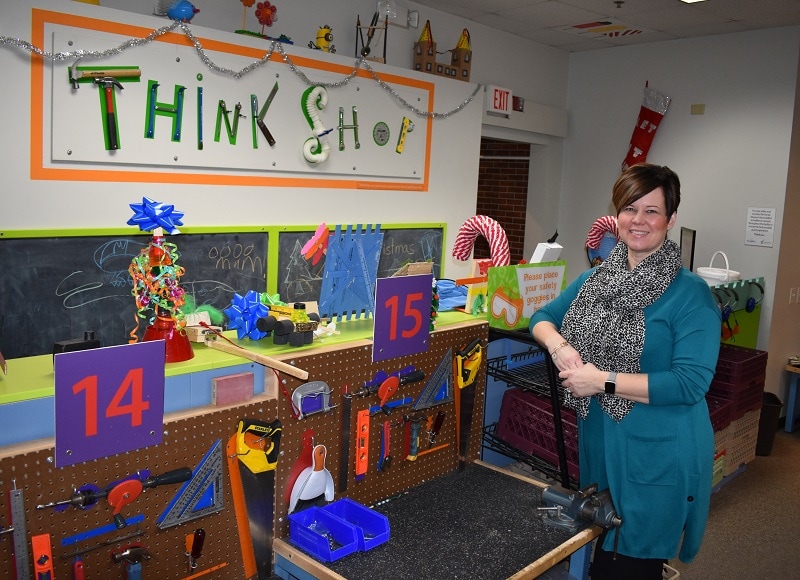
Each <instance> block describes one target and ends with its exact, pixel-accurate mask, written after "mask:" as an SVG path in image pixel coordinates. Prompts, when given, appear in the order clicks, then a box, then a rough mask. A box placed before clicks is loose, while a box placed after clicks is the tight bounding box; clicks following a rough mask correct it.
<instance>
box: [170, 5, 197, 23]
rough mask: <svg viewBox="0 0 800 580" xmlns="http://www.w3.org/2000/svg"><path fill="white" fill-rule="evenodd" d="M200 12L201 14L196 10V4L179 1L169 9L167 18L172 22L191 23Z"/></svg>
mask: <svg viewBox="0 0 800 580" xmlns="http://www.w3.org/2000/svg"><path fill="white" fill-rule="evenodd" d="M198 12H200V9H199V8H195V6H194V4H192V3H191V2H189V0H178V1H177V2H173V3H172V4H171V5H170V7H169V8H168V9H167V16H168V17H169V18H170V20H180V21H182V22H189V21H190V20H191V19H192V18H194V15H195V14H197V13H198Z"/></svg>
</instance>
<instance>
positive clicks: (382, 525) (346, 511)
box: [322, 497, 389, 551]
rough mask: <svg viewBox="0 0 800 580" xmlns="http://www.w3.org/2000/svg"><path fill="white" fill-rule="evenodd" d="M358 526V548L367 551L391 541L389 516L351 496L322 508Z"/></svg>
mask: <svg viewBox="0 0 800 580" xmlns="http://www.w3.org/2000/svg"><path fill="white" fill-rule="evenodd" d="M322 509H323V510H324V511H327V512H330V513H332V514H333V515H335V516H336V517H338V518H341V519H343V520H344V521H346V522H347V523H349V524H352V525H353V526H355V528H356V536H357V537H358V549H359V550H361V551H366V550H369V549H371V548H374V547H375V546H379V545H381V544H383V543H385V542H388V541H389V518H387V517H386V516H385V515H383V514H381V513H378V512H376V511H375V510H372V509H370V508H368V507H366V506H364V505H361V504H360V503H358V502H357V501H353V500H352V499H350V498H349V497H345V498H342V499H340V500H337V501H335V502H333V503H330V504H328V505H326V506H324V507H323V508H322Z"/></svg>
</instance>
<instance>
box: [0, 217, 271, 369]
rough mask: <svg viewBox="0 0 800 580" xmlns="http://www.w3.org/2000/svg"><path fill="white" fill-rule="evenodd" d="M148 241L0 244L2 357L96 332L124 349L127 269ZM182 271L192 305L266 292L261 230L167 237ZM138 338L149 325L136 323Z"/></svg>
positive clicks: (129, 299)
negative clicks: (174, 246) (172, 245)
mask: <svg viewBox="0 0 800 580" xmlns="http://www.w3.org/2000/svg"><path fill="white" fill-rule="evenodd" d="M149 241H150V238H149V236H148V235H141V236H124V235H121V236H108V235H106V236H80V237H53V238H15V239H3V240H0V271H2V274H1V275H2V289H3V290H2V293H0V352H2V353H3V356H5V358H7V359H10V358H21V357H25V356H32V355H38V354H46V353H51V352H53V343H54V342H56V341H60V340H68V339H72V338H83V335H84V331H87V330H91V331H94V332H95V337H96V338H98V339H99V340H100V341H101V343H102V344H103V346H111V345H117V344H125V343H126V342H128V339H129V333H131V332H132V331H134V330H135V329H136V322H137V318H136V308H135V303H134V299H133V296H132V295H131V279H130V275H129V274H128V267H129V266H130V263H131V260H132V259H133V257H134V256H136V255H138V254H139V252H140V251H141V250H142V248H144V247H146V246H147V244H148V243H149ZM167 241H168V242H171V243H174V244H176V245H177V248H178V252H179V253H180V257H179V258H178V264H179V265H181V266H183V267H184V268H185V270H186V271H185V273H184V275H183V277H182V278H181V280H180V284H181V287H182V288H183V289H184V290H185V291H186V293H187V294H188V295H191V296H193V297H194V298H195V301H196V303H197V305H198V306H199V305H203V304H210V305H213V306H215V307H216V308H219V309H220V310H222V309H224V308H226V307H227V306H229V305H230V302H231V298H232V297H233V295H234V293H239V294H242V295H243V294H246V293H247V292H248V291H249V290H256V291H258V292H263V291H265V290H266V276H267V250H268V248H267V242H268V236H267V234H266V233H263V232H255V233H208V234H200V233H192V234H180V235H176V236H168V237H167ZM140 320H141V323H140V328H139V336H141V334H142V332H143V331H144V327H145V326H146V325H147V321H146V320H143V319H140Z"/></svg>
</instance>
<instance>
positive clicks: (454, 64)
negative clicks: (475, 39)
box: [414, 20, 472, 81]
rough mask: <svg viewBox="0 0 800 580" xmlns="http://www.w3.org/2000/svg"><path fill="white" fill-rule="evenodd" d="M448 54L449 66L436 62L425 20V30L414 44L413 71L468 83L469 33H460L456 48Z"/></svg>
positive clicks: (434, 49)
mask: <svg viewBox="0 0 800 580" xmlns="http://www.w3.org/2000/svg"><path fill="white" fill-rule="evenodd" d="M449 52H450V64H449V65H447V64H441V63H438V62H436V54H437V53H436V43H435V42H434V41H433V35H432V34H431V21H430V20H427V21H426V22H425V28H423V29H422V33H421V34H420V35H419V40H418V41H417V42H416V43H414V70H418V71H421V72H427V73H431V74H435V75H438V76H443V77H450V78H453V79H460V80H462V81H469V71H470V66H471V65H472V47H471V46H470V41H469V31H468V30H467V29H466V28H465V29H464V31H463V32H462V33H461V38H459V39H458V44H457V45H456V47H455V48H454V49H452V50H450V51H449Z"/></svg>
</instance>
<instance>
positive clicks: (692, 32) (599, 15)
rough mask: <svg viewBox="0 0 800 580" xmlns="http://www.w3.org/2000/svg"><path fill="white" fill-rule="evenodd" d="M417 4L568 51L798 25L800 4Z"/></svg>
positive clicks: (437, 0)
mask: <svg viewBox="0 0 800 580" xmlns="http://www.w3.org/2000/svg"><path fill="white" fill-rule="evenodd" d="M415 1H416V2H417V3H418V4H421V5H423V6H428V7H430V8H435V9H436V10H440V11H442V12H446V13H448V14H453V15H457V16H461V17H463V18H466V19H468V20H472V21H474V22H477V23H480V24H483V25H486V26H489V27H491V28H495V29H498V30H504V31H506V32H510V33H512V34H515V35H517V36H521V37H523V38H528V39H530V40H533V41H536V42H539V43H541V44H546V45H550V46H554V47H556V48H560V49H562V50H567V51H570V52H577V51H582V50H596V49H598V48H610V47H613V46H620V45H629V44H642V43H646V42H657V41H662V40H672V39H676V38H689V37H693V36H708V35H712V34H727V33H730V32H742V31H745V30H756V29H761V28H775V27H778V26H790V25H797V24H800V0H706V1H705V2H696V3H694V4H686V3H684V2H681V1H680V0H624V1H622V0H616V1H615V0H415ZM419 19H420V23H419V25H420V27H422V26H424V25H425V21H426V20H427V17H426V15H425V11H424V9H422V10H420V15H419ZM433 34H434V38H435V37H436V31H435V30H434V31H433Z"/></svg>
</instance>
